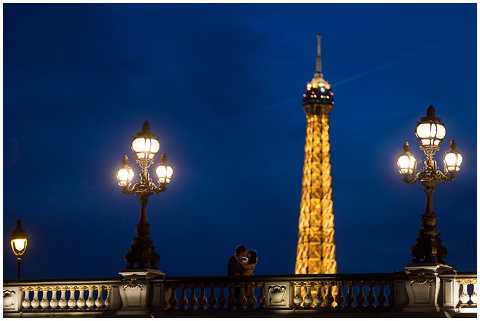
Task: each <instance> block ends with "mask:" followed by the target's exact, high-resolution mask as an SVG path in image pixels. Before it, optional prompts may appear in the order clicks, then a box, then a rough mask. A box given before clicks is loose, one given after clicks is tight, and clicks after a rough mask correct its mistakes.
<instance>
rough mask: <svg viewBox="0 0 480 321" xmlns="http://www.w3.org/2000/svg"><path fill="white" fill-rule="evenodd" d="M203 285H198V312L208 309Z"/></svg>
mask: <svg viewBox="0 0 480 321" xmlns="http://www.w3.org/2000/svg"><path fill="white" fill-rule="evenodd" d="M205 291H206V290H205V284H201V285H200V297H199V298H198V305H199V308H200V310H206V309H208V305H207V296H206V294H205Z"/></svg>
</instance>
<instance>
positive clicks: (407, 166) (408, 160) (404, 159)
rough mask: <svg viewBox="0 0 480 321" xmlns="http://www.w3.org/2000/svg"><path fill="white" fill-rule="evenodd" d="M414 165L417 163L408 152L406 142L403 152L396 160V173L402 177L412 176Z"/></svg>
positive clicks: (408, 147) (408, 148)
mask: <svg viewBox="0 0 480 321" xmlns="http://www.w3.org/2000/svg"><path fill="white" fill-rule="evenodd" d="M416 165H417V161H416V159H415V157H414V156H413V154H412V152H411V151H410V146H409V145H408V142H405V144H404V145H403V152H402V153H401V154H400V155H399V156H398V159H397V166H398V171H399V172H400V174H402V175H404V176H406V175H413V173H415V167H416Z"/></svg>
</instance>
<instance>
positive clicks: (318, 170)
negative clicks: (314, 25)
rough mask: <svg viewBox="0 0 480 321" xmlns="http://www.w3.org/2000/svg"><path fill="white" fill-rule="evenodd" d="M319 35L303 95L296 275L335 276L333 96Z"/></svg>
mask: <svg viewBox="0 0 480 321" xmlns="http://www.w3.org/2000/svg"><path fill="white" fill-rule="evenodd" d="M320 41H321V38H320V35H317V57H316V63H315V74H314V75H313V79H312V80H311V81H310V82H309V83H308V84H307V86H306V88H305V92H304V94H303V107H304V109H305V113H306V118H307V132H306V138H305V159H304V163H303V179H302V198H301V203H300V216H299V222H298V243H297V258H296V264H295V274H323V273H336V272H337V261H336V257H335V238H334V234H335V226H334V216H333V201H332V176H331V173H330V172H331V165H330V141H329V133H328V132H329V114H330V111H331V110H332V107H333V92H332V90H331V86H330V84H329V83H328V82H327V81H326V80H325V79H323V73H322V61H321V56H320V54H321V43H320Z"/></svg>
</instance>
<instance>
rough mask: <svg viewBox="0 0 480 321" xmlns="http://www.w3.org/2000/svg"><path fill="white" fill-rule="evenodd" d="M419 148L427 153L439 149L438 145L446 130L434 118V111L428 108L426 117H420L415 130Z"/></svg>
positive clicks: (430, 107) (438, 120)
mask: <svg viewBox="0 0 480 321" xmlns="http://www.w3.org/2000/svg"><path fill="white" fill-rule="evenodd" d="M415 134H416V135H417V138H418V141H419V143H420V146H421V147H422V148H423V149H424V150H425V151H429V152H435V151H437V150H438V149H439V145H440V143H441V142H442V141H443V138H445V134H446V130H445V126H444V125H443V123H442V121H441V120H440V118H438V117H437V116H435V109H434V108H433V106H429V107H428V109H427V115H426V116H425V117H422V118H421V119H420V121H419V122H418V123H417V127H416V129H415Z"/></svg>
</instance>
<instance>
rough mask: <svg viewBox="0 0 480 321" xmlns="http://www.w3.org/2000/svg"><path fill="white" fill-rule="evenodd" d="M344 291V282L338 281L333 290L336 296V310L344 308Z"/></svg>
mask: <svg viewBox="0 0 480 321" xmlns="http://www.w3.org/2000/svg"><path fill="white" fill-rule="evenodd" d="M342 289H343V282H342V281H337V282H336V284H335V286H334V288H333V290H334V293H333V296H334V302H335V306H334V308H336V309H342V308H343V295H342Z"/></svg>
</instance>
